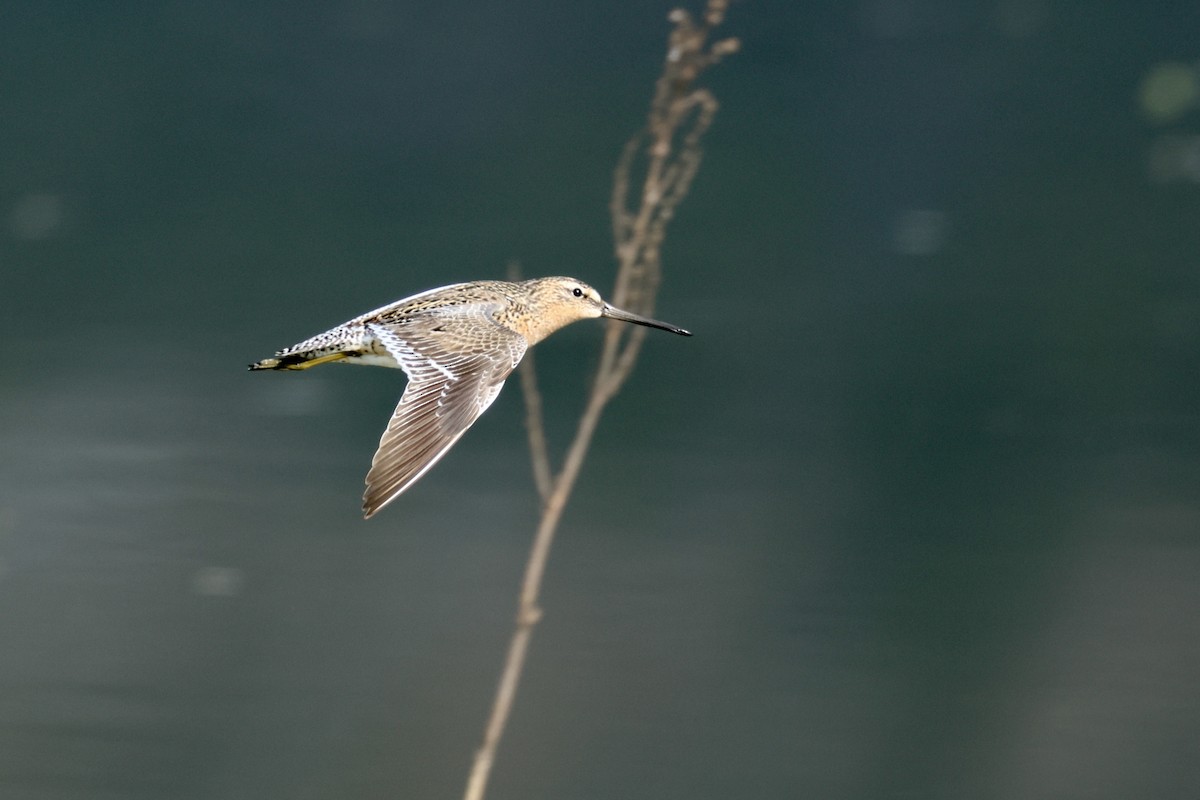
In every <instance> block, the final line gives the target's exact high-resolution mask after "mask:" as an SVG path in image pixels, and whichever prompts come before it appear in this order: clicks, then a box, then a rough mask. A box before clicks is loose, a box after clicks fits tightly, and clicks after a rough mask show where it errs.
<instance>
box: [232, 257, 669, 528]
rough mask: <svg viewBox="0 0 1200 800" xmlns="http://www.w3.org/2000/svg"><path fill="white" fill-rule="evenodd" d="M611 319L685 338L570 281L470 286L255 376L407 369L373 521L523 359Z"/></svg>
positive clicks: (384, 447)
mask: <svg viewBox="0 0 1200 800" xmlns="http://www.w3.org/2000/svg"><path fill="white" fill-rule="evenodd" d="M594 317H609V318H612V319H619V320H624V321H626V322H634V323H637V324H639V325H648V326H650V327H652V328H661V329H663V330H667V331H671V332H672V333H678V334H680V335H683V336H691V334H690V333H688V332H687V331H685V330H683V329H682V328H677V327H675V326H674V325H668V324H667V323H665V322H658V321H657V320H652V319H647V318H646V317H641V316H638V315H636V314H631V313H629V312H627V311H622V310H620V309H618V308H614V307H613V306H610V305H609V304H608V303H606V302H604V300H603V299H601V297H600V294H599V293H598V292H597V291H596V290H595V289H593V288H592V287H590V286H588V285H587V284H586V283H583V282H582V281H578V280H575V279H574V278H561V277H555V278H536V279H534V280H528V281H521V282H520V283H511V282H508V281H474V282H472V283H456V284H453V285H451V286H443V287H441V288H440V289H431V290H430V291H427V292H422V293H420V294H416V295H413V296H412V297H408V298H405V299H403V300H398V301H396V302H395V303H392V304H390V305H387V306H384V307H383V308H378V309H376V310H374V311H371V312H368V313H366V314H363V315H362V316H360V317H356V318H354V319H352V320H350V321H349V322H346V323H344V324H342V325H339V326H337V327H336V328H333V329H331V330H328V331H326V332H325V333H321V334H317V335H316V336H314V337H312V338H311V339H306V340H305V341H303V342H300V343H299V344H296V345H293V346H291V347H288V348H286V349H284V350H280V351H279V352H278V353H276V354H275V356H274V357H273V358H267V359H263V360H262V361H259V362H257V363H255V364H251V365H250V369H252V370H265V369H276V370H280V369H308V368H309V367H314V366H316V365H318V364H324V363H327V362H333V361H340V362H343V363H347V364H370V365H374V366H382V367H393V368H398V369H402V370H404V372H405V373H406V374H407V375H408V386H406V387H405V389H404V394H403V395H402V396H401V398H400V403H399V404H398V405H397V406H396V411H395V413H394V414H393V415H392V418H391V421H389V422H388V426H387V430H385V431H384V432H383V437H382V438H381V439H380V440H379V449H378V450H376V452H375V458H374V459H373V460H372V462H371V470H370V472H368V473H367V490H366V493H365V494H364V495H363V513H364V515H365V516H367V517H370V516H371V515H372V514H374V513H375V512H377V511H378V510H379V509H381V508H383V506H385V505H387V504H388V503H390V502H391V501H392V500H394V499H396V497H397V496H399V495H400V493H401V492H403V491H404V490H405V489H407V488H408V487H409V486H411V485H412V484H413V483H414V482H416V480H417V479H418V478H420V477H421V476H422V475H424V474H425V473H426V472H427V471H428V470H429V469H430V467H432V466H433V465H434V464H436V463H437V461H438V459H440V458H441V457H442V456H443V455H445V453H446V451H447V450H449V449H450V447H451V446H452V445H453V444H454V443H455V442H457V441H458V440H459V438H461V437H462V435H463V433H465V432H466V430H467V428H469V427H471V425H472V424H473V423H474V422H475V420H477V419H478V418H479V415H480V414H482V413H483V412H484V411H485V410H487V407H488V406H490V405H491V404H492V402H493V401H494V400H495V399H496V396H497V395H498V394H499V393H500V389H501V388H502V387H503V386H504V381H505V379H506V378H507V377H508V376H509V374H510V373H511V372H512V371H513V370H514V369H516V367H517V364H519V363H520V362H521V358H522V356H524V355H525V351H526V350H527V349H529V348H530V347H532V346H533V345H535V344H537V343H538V342H540V341H541V340H542V339H545V338H546V337H547V336H549V335H550V334H551V333H554V332H555V331H556V330H558V329H559V328H562V327H563V326H565V325H569V324H571V323H572V322H576V321H578V320H581V319H588V318H594Z"/></svg>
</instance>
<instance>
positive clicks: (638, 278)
mask: <svg viewBox="0 0 1200 800" xmlns="http://www.w3.org/2000/svg"><path fill="white" fill-rule="evenodd" d="M727 6H728V0H709V1H708V4H707V6H706V8H705V12H704V16H703V20H702V22H701V23H699V24H697V23H696V22H695V20H693V18H692V16H691V15H690V14H688V13H687V12H686V11H682V10H676V11H673V12H671V15H670V20H671V22H672V23H673V24H674V28H673V29H672V31H671V36H670V41H669V48H668V52H667V57H666V60H665V62H664V65H663V74H662V76H661V77H660V78H659V79H658V82H657V84H656V85H655V92H654V99H653V101H652V102H651V106H650V114H649V120H648V123H647V126H646V128H645V129H643V130H642V131H640V132H639V133H638V134H636V135H635V136H634V137H633V138H632V139H630V141H629V142H628V143H627V144H626V145H625V148H624V150H623V151H622V153H621V157H620V159H619V160H618V162H617V168H616V172H615V174H614V176H613V195H612V201H611V206H610V211H611V214H612V225H613V239H614V242H613V243H614V247H615V249H616V258H617V264H618V268H617V280H616V285H615V286H614V287H613V292H612V295H611V298H612V302H613V304H614V305H616V306H619V307H621V308H626V309H628V310H630V311H633V312H635V313H639V314H644V315H647V316H648V315H650V314H651V312H652V311H653V309H654V299H655V297H656V295H657V293H658V286H659V283H660V281H661V276H662V266H661V260H660V256H659V253H660V249H661V246H662V242H663V239H664V237H665V235H666V228H667V223H669V222H670V220H671V218H672V217H673V216H674V213H675V208H676V207H677V206H678V205H679V203H680V201H682V200H683V198H684V196H685V195H686V194H687V192H688V189H689V187H690V186H691V182H692V178H694V177H695V175H696V171H697V169H699V166H700V153H701V151H700V140H701V138H702V137H703V135H704V133H705V131H707V130H708V127H709V125H710V124H711V123H712V119H713V115H714V114H715V113H716V110H717V101H716V99H715V98H714V97H713V96H712V95H711V94H710V93H709V92H708V91H707V90H705V89H694V88H692V85H693V82H694V81H695V80H696V78H697V77H699V75H700V73H702V72H703V71H704V69H706V68H707V67H709V66H711V65H713V64H715V63H716V62H717V61H719V60H720V59H721V57H722V56H724V55H727V54H729V53H732V52H735V51H736V50H737V47H738V44H737V40H736V39H724V40H721V41H718V42H715V43H712V44H709V42H708V37H709V33H711V31H712V29H713V28H715V27H716V26H717V25H719V24H720V23H721V21H722V20H723V19H724V14H725V10H726V8H727ZM647 142H649V147H648V148H647V151H646V164H645V168H644V170H645V171H644V178H643V180H642V183H641V192H640V195H639V197H638V201H639V202H638V204H637V210H636V211H634V210H631V209H630V208H629V194H630V187H631V185H632V184H633V182H634V180H633V172H634V168H635V166H636V165H637V162H638V156H639V154H640V152H641V151H642V148H643V146H644V145H645V144H646V143H647ZM515 270H516V267H515V266H514V265H510V275H513V276H514V278H515V275H516V272H515ZM645 334H646V329H645V328H643V327H641V326H636V325H627V324H625V323H621V322H615V321H610V322H609V325H608V327H607V329H606V330H605V334H604V344H603V347H602V349H601V353H600V362H599V364H598V366H597V368H596V374H595V378H594V381H593V383H592V388H591V391H590V393H589V395H588V399H587V403H586V405H585V407H584V410H583V414H582V415H581V416H580V419H579V424H578V426H577V427H576V430H575V436H574V438H573V439H572V441H571V445H570V447H569V448H568V449H567V453H566V457H565V458H564V459H563V464H562V467H561V468H560V469H559V471H558V472H557V473H554V472H553V470H552V469H551V465H550V457H549V451H548V448H547V446H546V435H545V427H544V423H543V416H542V398H541V393H540V392H539V390H538V387H537V378H536V374H535V372H534V360H533V357H532V353H527V354H526V355H525V359H524V361H523V363H522V364H521V366H520V367H519V368H518V369H519V372H520V378H521V388H522V394H523V395H524V397H525V412H526V425H527V428H528V432H529V447H530V453H531V456H532V459H533V472H534V482H535V483H536V485H537V489H538V495H539V496H540V497H541V500H542V516H541V521H540V522H539V523H538V528H537V534H536V536H535V537H534V542H533V548H532V550H531V552H530V554H529V561H528V563H527V564H526V567H525V577H524V580H523V581H522V584H521V596H520V601H519V605H518V609H517V619H516V627H515V630H514V631H513V637H512V640H511V641H510V643H509V648H508V656H507V658H506V660H505V664H504V671H503V672H502V673H501V677H500V683H499V685H498V687H497V689H496V697H495V700H494V702H493V706H492V713H491V716H490V717H489V719H488V724H487V728H486V730H485V733H484V741H483V744H482V746H481V747H480V748H479V750H478V751H476V754H475V762H474V765H473V767H472V769H471V774H470V777H469V778H468V781H467V790H466V793H465V795H464V798H465V800H482V798H483V796H484V792H485V791H486V789H487V782H488V777H489V775H490V774H491V768H492V764H493V763H494V762H495V757H496V748H497V746H498V745H499V743H500V738H501V736H503V734H504V728H505V725H506V724H507V722H508V717H509V714H510V713H511V711H512V706H513V702H514V700H515V698H516V692H517V686H518V684H519V683H520V678H521V673H522V671H523V669H524V666H525V657H526V654H527V653H528V651H529V642H530V639H531V638H532V636H533V628H534V626H535V625H536V624H537V623H538V621H539V620H540V619H541V615H542V610H541V608H540V607H539V606H538V598H539V595H540V592H541V586H542V577H543V575H544V574H545V570H546V562H547V559H548V558H549V555H550V546H551V544H552V543H553V541H554V535H555V532H556V531H557V530H558V523H559V521H560V520H561V518H562V514H563V510H564V509H565V508H566V506H567V501H568V499H569V498H570V496H571V490H572V489H573V488H574V486H575V481H576V479H577V478H578V477H579V472H580V470H581V469H582V468H583V462H584V459H585V458H586V457H587V452H588V448H589V447H590V445H591V442H592V437H593V436H594V435H595V433H596V427H597V425H598V424H599V422H600V415H601V413H602V412H603V411H604V407H605V406H606V405H607V404H608V402H609V401H610V400H611V399H612V398H613V397H614V396H615V395H616V394H617V392H618V391H619V390H620V388H621V386H622V384H624V382H625V380H626V378H628V377H629V375H630V373H631V372H632V371H633V367H634V364H635V363H636V361H637V356H638V353H639V352H640V349H641V345H642V341H643V339H644V337H645Z"/></svg>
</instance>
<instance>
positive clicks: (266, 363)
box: [249, 351, 349, 370]
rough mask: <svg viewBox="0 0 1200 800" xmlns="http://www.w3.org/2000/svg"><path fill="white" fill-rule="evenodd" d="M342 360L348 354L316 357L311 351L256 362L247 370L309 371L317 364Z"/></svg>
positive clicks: (326, 354) (327, 354) (328, 354)
mask: <svg viewBox="0 0 1200 800" xmlns="http://www.w3.org/2000/svg"><path fill="white" fill-rule="evenodd" d="M343 358H349V354H348V353H325V354H323V355H317V354H315V353H313V352H311V351H310V352H307V353H288V354H287V355H281V356H275V357H273V358H264V359H263V360H262V361H256V362H254V363H253V364H251V365H250V366H249V369H251V370H260V369H309V368H310V367H315V366H317V365H318V364H327V363H329V362H330V361H341V360H342V359H343Z"/></svg>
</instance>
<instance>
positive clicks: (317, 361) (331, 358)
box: [284, 353, 346, 369]
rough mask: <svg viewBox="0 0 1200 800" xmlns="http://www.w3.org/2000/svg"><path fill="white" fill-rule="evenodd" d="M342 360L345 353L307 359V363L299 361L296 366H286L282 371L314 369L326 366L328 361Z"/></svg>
mask: <svg viewBox="0 0 1200 800" xmlns="http://www.w3.org/2000/svg"><path fill="white" fill-rule="evenodd" d="M343 358H346V354H345V353H330V354H329V355H327V356H320V357H318V358H313V359H309V360H308V361H300V362H298V363H296V364H288V365H287V366H286V367H284V369H308V368H309V367H315V366H317V365H318V364H328V363H329V362H330V361H341V360H342V359H343Z"/></svg>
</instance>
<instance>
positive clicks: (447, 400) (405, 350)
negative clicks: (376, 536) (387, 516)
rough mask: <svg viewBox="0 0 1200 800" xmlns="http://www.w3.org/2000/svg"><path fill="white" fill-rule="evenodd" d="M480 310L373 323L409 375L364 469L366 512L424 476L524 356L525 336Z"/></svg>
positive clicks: (484, 408) (380, 336)
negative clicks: (371, 457)
mask: <svg viewBox="0 0 1200 800" xmlns="http://www.w3.org/2000/svg"><path fill="white" fill-rule="evenodd" d="M490 310H491V309H490V308H487V307H482V306H481V307H480V308H479V313H478V315H475V314H471V315H464V314H463V311H464V309H463V308H462V307H459V308H457V309H455V311H456V313H455V315H454V316H452V317H450V316H441V315H435V314H430V315H421V316H420V317H417V318H409V319H405V320H403V321H398V322H395V323H368V325H367V327H368V328H369V329H370V330H371V332H372V333H374V334H375V336H376V337H378V339H379V341H380V342H382V343H383V345H384V347H386V348H387V350H388V352H389V353H391V354H392V355H393V356H394V357H395V358H396V360H397V361H399V362H400V366H401V367H402V368H403V369H404V372H405V373H406V374H407V375H408V386H406V387H405V389H404V394H403V396H401V398H400V403H399V405H397V406H396V411H395V413H394V414H392V419H391V421H389V422H388V426H387V430H386V431H384V433H383V437H382V438H381V439H380V440H379V449H378V450H376V451H375V458H374V459H373V460H372V461H371V471H370V472H368V473H367V490H366V493H365V494H364V495H363V514H364V515H365V516H367V517H370V516H371V515H372V514H374V513H375V512H377V511H378V510H379V509H381V508H383V507H384V506H385V505H387V504H388V503H390V502H391V501H392V500H394V499H396V497H397V496H399V495H400V493H401V492H403V491H404V490H405V489H407V488H408V487H409V486H411V485H412V484H413V483H415V482H416V480H417V479H418V478H420V477H421V476H422V475H424V474H425V473H426V472H427V471H428V470H429V468H430V467H432V466H433V465H434V464H436V463H437V462H438V459H440V458H441V457H442V456H443V455H445V454H446V451H447V450H449V449H450V447H451V446H452V445H453V444H454V443H455V442H457V441H458V440H459V438H460V437H461V436H462V435H463V433H465V432H466V430H467V428H469V427H471V425H472V424H473V423H474V422H475V420H477V419H479V415H480V414H482V413H483V412H484V411H485V410H487V407H488V406H490V405H491V404H492V401H494V400H495V399H496V396H497V395H498V394H500V389H501V388H502V387H503V386H504V380H505V379H506V378H507V377H508V376H509V374H510V373H511V372H512V371H513V370H514V369H515V368H516V366H517V364H518V363H520V361H521V357H522V356H523V355H525V350H526V348H527V347H528V345H527V344H526V342H525V338H524V337H523V336H521V335H520V334H517V333H514V332H513V331H510V330H509V329H507V328H505V327H503V326H501V325H499V324H497V323H496V322H494V321H493V320H492V318H491V315H490Z"/></svg>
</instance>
